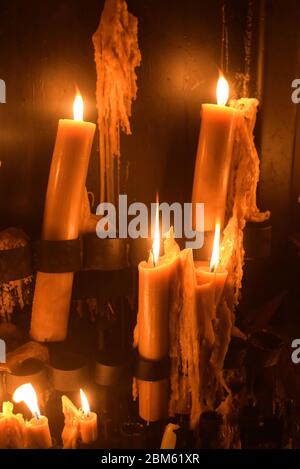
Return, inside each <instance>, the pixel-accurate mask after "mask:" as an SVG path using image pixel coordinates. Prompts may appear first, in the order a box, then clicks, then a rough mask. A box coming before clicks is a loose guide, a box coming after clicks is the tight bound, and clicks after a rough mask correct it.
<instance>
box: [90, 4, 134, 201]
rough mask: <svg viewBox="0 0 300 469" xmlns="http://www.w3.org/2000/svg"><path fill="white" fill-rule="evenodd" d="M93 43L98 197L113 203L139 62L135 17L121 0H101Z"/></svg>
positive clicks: (116, 190)
mask: <svg viewBox="0 0 300 469" xmlns="http://www.w3.org/2000/svg"><path fill="white" fill-rule="evenodd" d="M93 44H94V48H95V62H96V71H97V88H96V98H97V109H98V125H99V131H100V171H101V194H100V195H101V197H100V199H101V200H100V201H101V202H104V201H106V202H111V203H114V201H115V196H116V194H119V189H120V187H119V186H120V129H121V130H123V131H124V132H125V133H126V134H130V133H131V129H130V122H129V118H130V116H131V107H132V101H133V100H134V99H135V98H136V95H137V83H136V81H137V76H136V72H135V69H136V67H138V66H139V65H140V62H141V53H140V50H139V46H138V22H137V18H136V17H135V16H133V15H132V14H130V13H129V12H128V9H127V4H126V2H125V0H106V1H105V5H104V9H103V12H102V15H101V19H100V24H99V27H98V29H97V31H96V32H95V34H94V35H93ZM116 175H117V177H116ZM115 177H116V179H117V181H116V184H115ZM115 186H117V187H115Z"/></svg>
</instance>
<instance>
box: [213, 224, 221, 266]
mask: <svg viewBox="0 0 300 469" xmlns="http://www.w3.org/2000/svg"><path fill="white" fill-rule="evenodd" d="M220 230H221V226H220V223H219V222H217V223H216V228H215V238H214V245H213V250H212V255H211V261H210V270H211V272H216V270H217V268H218V265H219V262H220Z"/></svg>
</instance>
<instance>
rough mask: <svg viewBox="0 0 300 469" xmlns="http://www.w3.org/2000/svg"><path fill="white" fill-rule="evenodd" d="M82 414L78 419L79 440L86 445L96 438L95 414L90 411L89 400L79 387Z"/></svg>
mask: <svg viewBox="0 0 300 469" xmlns="http://www.w3.org/2000/svg"><path fill="white" fill-rule="evenodd" d="M80 398H81V409H82V415H81V419H80V434H81V441H82V442H83V443H84V444H86V445H88V444H90V443H93V442H94V441H96V440H97V438H98V428H97V414H96V413H95V412H91V410H90V405H89V401H88V400H87V397H86V395H85V393H84V392H83V390H82V389H80Z"/></svg>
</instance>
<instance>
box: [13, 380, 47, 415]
mask: <svg viewBox="0 0 300 469" xmlns="http://www.w3.org/2000/svg"><path fill="white" fill-rule="evenodd" d="M13 400H14V402H17V403H19V402H22V401H23V402H25V404H26V405H27V407H28V409H29V410H30V412H31V413H32V415H33V416H34V417H35V418H37V419H39V418H40V417H41V413H40V409H39V405H38V400H37V394H36V392H35V390H34V387H33V386H32V384H30V383H27V384H22V386H19V387H18V388H17V389H16V390H15V392H14V394H13Z"/></svg>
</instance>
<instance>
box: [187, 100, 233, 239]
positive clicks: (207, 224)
mask: <svg viewBox="0 0 300 469" xmlns="http://www.w3.org/2000/svg"><path fill="white" fill-rule="evenodd" d="M238 115H239V112H238V111H237V110H236V109H233V108H230V107H227V106H220V105H216V104H203V106H202V121H201V132H200V137H199V145H198V151H197V158H196V166H195V172H194V186H193V197H192V201H193V204H195V203H197V202H198V203H204V204H205V207H204V229H205V231H213V230H214V228H215V225H216V222H217V221H220V222H221V226H223V224H224V216H225V209H226V199H227V186H228V178H229V173H230V167H231V157H232V148H233V142H234V134H235V132H234V131H235V125H236V120H237V117H238ZM194 226H195V217H194Z"/></svg>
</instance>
